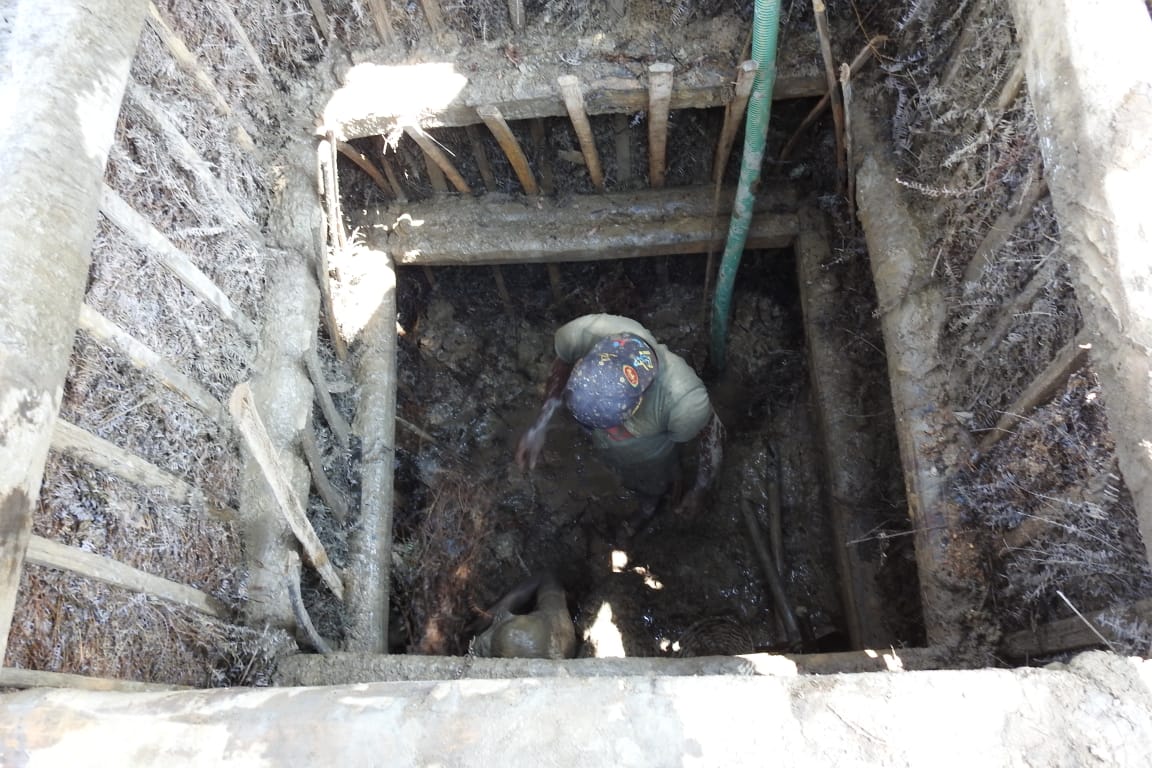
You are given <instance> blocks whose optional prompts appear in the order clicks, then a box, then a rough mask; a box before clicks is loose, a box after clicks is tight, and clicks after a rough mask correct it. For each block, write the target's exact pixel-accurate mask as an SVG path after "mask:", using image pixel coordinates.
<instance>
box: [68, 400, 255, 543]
mask: <svg viewBox="0 0 1152 768" xmlns="http://www.w3.org/2000/svg"><path fill="white" fill-rule="evenodd" d="M52 450H54V451H56V452H58V453H66V454H68V455H69V456H75V457H76V458H78V459H81V460H82V461H86V462H88V463H89V464H91V465H92V466H94V467H98V468H100V469H103V470H104V471H106V472H110V473H112V474H114V475H116V476H117V477H122V478H124V479H125V480H127V481H128V482H130V483H134V484H136V485H142V486H144V487H145V488H153V489H156V490H159V491H163V493H164V495H165V496H167V497H168V498H170V499H172V501H175V502H177V503H180V504H188V505H189V506H191V507H193V508H199V509H203V510H204V511H205V512H207V513H208V514H209V515H211V516H212V517H214V518H216V519H218V520H224V521H226V522H231V521H234V520H236V519H237V518H238V517H239V513H238V512H237V511H236V510H235V509H232V508H231V507H229V506H227V505H225V504H221V503H219V502H218V501H215V500H211V499H209V498H208V497H207V496H206V495H205V494H204V493H203V492H201V491H200V489H198V488H194V487H193V486H191V485H189V484H188V483H186V482H184V480H182V479H181V478H179V477H176V475H173V474H172V473H170V472H166V471H165V470H163V469H160V467H158V466H156V465H155V464H153V463H152V462H150V461H148V460H146V459H143V458H141V457H139V456H137V455H136V454H134V453H129V452H128V451H126V450H124V449H123V448H121V447H119V446H118V445H115V444H113V443H110V442H108V441H107V440H104V439H103V438H100V437H97V436H96V435H94V434H92V433H91V432H88V431H86V430H83V429H81V428H80V427H77V426H76V425H75V424H71V423H69V422H67V421H65V420H64V419H57V420H56V428H55V429H54V430H53V431H52Z"/></svg>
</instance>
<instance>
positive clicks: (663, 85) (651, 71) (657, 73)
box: [648, 63, 674, 189]
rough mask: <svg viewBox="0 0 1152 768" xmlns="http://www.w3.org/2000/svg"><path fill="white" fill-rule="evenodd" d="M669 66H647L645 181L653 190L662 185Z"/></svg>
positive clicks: (671, 68)
mask: <svg viewBox="0 0 1152 768" xmlns="http://www.w3.org/2000/svg"><path fill="white" fill-rule="evenodd" d="M673 69H674V67H673V66H672V65H671V64H664V63H656V64H652V65H649V67H648V183H649V184H650V185H651V186H652V188H653V189H660V188H662V187H663V186H664V172H665V169H666V167H667V166H666V160H667V152H668V108H669V105H670V104H671V103H672V70H673Z"/></svg>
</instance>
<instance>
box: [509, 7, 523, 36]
mask: <svg viewBox="0 0 1152 768" xmlns="http://www.w3.org/2000/svg"><path fill="white" fill-rule="evenodd" d="M508 20H509V21H511V22H512V30H513V31H515V32H521V31H523V30H524V20H525V17H524V0H508Z"/></svg>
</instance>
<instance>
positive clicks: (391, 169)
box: [377, 136, 408, 203]
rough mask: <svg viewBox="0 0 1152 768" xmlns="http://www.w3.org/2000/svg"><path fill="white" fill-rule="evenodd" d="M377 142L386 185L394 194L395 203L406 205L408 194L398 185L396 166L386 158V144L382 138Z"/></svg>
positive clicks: (398, 178)
mask: <svg viewBox="0 0 1152 768" xmlns="http://www.w3.org/2000/svg"><path fill="white" fill-rule="evenodd" d="M377 140H378V142H379V144H380V167H381V168H383V169H384V178H386V179H388V183H389V184H390V185H391V186H392V189H393V191H394V192H395V194H396V202H398V203H406V202H408V194H407V193H406V192H405V191H404V187H403V185H402V184H401V183H400V175H399V174H398V173H396V164H395V163H393V162H392V158H391V157H389V156H388V142H387V140H386V139H384V137H382V136H381V137H378V139H377Z"/></svg>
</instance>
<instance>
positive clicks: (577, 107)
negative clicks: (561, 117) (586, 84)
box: [556, 75, 604, 192]
mask: <svg viewBox="0 0 1152 768" xmlns="http://www.w3.org/2000/svg"><path fill="white" fill-rule="evenodd" d="M556 82H557V83H558V84H559V85H560V94H561V95H562V96H563V97H564V107H565V108H566V109H567V110H568V119H569V120H571V121H572V128H573V129H574V130H575V131H576V138H577V139H578V140H579V142H580V151H581V152H583V153H584V164H585V165H586V166H588V177H589V178H590V179H591V180H592V186H593V187H595V188H596V189H598V190H600V191H601V192H603V191H604V171H603V169H602V168H601V167H600V154H599V153H598V152H597V151H596V140H595V138H594V137H593V135H592V124H591V123H589V122H588V113H587V112H585V111H584V94H583V92H582V91H581V89H580V80H579V79H578V78H577V77H576V76H575V75H560V77H558V78H556Z"/></svg>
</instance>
